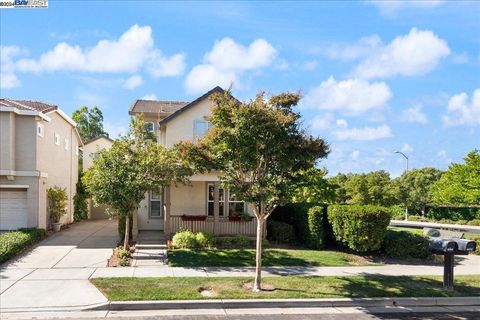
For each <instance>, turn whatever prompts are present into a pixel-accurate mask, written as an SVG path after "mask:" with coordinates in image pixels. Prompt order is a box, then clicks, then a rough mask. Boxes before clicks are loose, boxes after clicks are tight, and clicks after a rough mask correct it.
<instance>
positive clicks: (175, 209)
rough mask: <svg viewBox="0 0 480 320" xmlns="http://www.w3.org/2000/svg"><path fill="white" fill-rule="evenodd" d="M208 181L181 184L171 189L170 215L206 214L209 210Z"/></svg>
mask: <svg viewBox="0 0 480 320" xmlns="http://www.w3.org/2000/svg"><path fill="white" fill-rule="evenodd" d="M206 185H207V184H206V182H192V183H191V184H190V185H182V184H179V185H177V187H172V188H171V191H170V215H172V216H181V215H183V214H186V215H200V216H202V215H205V214H206V210H207V207H206V206H207V189H206Z"/></svg>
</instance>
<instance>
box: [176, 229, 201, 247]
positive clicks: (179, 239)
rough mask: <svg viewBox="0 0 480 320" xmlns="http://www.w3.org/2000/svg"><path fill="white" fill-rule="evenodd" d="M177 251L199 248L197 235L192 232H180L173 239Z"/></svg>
mask: <svg viewBox="0 0 480 320" xmlns="http://www.w3.org/2000/svg"><path fill="white" fill-rule="evenodd" d="M172 245H173V247H174V248H175V249H193V248H196V247H197V246H198V243H197V238H196V237H195V234H194V233H193V232H192V231H190V230H180V231H178V232H177V233H175V235H174V236H173V238H172Z"/></svg>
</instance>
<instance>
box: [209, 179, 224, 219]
mask: <svg viewBox="0 0 480 320" xmlns="http://www.w3.org/2000/svg"><path fill="white" fill-rule="evenodd" d="M214 190H215V188H214V186H213V184H209V185H208V195H207V214H208V215H209V216H213V207H214V205H215V204H214ZM218 201H219V202H220V203H219V205H220V207H219V213H218V214H219V215H220V216H223V215H225V209H224V208H225V198H224V190H223V188H219V199H218Z"/></svg>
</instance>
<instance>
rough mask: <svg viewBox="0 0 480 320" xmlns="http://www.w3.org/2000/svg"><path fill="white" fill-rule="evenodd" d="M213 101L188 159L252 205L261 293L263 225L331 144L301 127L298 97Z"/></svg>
mask: <svg viewBox="0 0 480 320" xmlns="http://www.w3.org/2000/svg"><path fill="white" fill-rule="evenodd" d="M211 99H212V101H213V104H214V106H213V109H212V115H211V118H210V121H211V123H212V124H213V126H212V128H211V129H210V130H209V131H208V132H207V133H206V135H205V136H204V137H203V138H202V139H200V141H199V142H198V143H197V145H196V148H192V149H193V150H195V151H192V153H193V154H192V157H191V159H197V160H198V159H200V160H201V161H203V164H204V165H207V167H208V169H209V170H210V171H218V172H219V177H220V181H221V183H222V185H223V187H225V188H227V189H229V190H230V191H231V192H233V193H234V194H235V196H236V197H238V198H239V199H240V200H242V201H245V202H248V203H250V204H251V205H252V209H253V212H254V214H255V217H256V219H257V237H256V238H257V239H256V272H255V281H254V284H253V290H254V291H260V290H261V267H262V239H263V232H264V226H265V223H266V221H267V219H268V217H269V216H270V214H271V213H272V212H273V210H274V209H275V208H276V207H277V206H278V205H282V204H285V203H287V202H288V201H290V199H291V198H292V192H293V190H292V189H294V186H295V185H299V182H300V181H299V180H300V179H302V178H303V175H302V174H300V173H301V172H302V171H305V170H309V169H311V168H313V167H314V165H315V164H316V163H317V161H318V160H319V159H321V158H323V157H326V155H327V154H328V152H329V146H328V144H327V143H326V142H325V141H324V140H322V139H320V138H314V137H312V136H309V135H307V134H306V132H305V131H304V130H303V129H302V127H301V122H300V115H299V114H298V113H297V112H295V111H294V110H293V108H294V107H295V106H296V105H297V103H298V101H299V100H300V94H299V93H288V92H287V93H282V94H279V95H275V96H271V97H270V98H266V97H265V95H264V93H259V94H258V95H257V97H256V98H255V99H254V100H252V101H250V102H247V103H242V102H240V101H238V100H237V99H235V98H234V97H233V96H232V95H231V94H230V92H229V91H226V92H224V93H217V94H215V95H212V97H211ZM205 154H207V155H205Z"/></svg>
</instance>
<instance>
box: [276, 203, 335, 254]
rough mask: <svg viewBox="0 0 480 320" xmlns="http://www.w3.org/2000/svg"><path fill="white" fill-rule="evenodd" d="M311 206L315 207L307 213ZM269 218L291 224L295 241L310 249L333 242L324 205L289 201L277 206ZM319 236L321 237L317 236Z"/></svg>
mask: <svg viewBox="0 0 480 320" xmlns="http://www.w3.org/2000/svg"><path fill="white" fill-rule="evenodd" d="M311 208H316V209H314V210H313V211H311V213H310V214H309V212H310V211H309V210H310V209H311ZM270 219H271V220H274V221H281V222H285V223H288V224H290V225H293V228H294V231H295V240H296V241H295V242H297V243H298V244H300V245H304V246H306V247H309V248H312V249H318V248H320V247H323V246H324V245H326V244H331V243H333V242H334V241H333V238H332V231H331V226H330V225H329V223H328V220H327V218H326V206H325V205H322V204H320V205H319V204H315V203H290V204H287V205H285V206H282V207H278V208H277V209H276V210H275V212H274V213H272V216H271V217H270ZM318 237H321V238H318Z"/></svg>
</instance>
